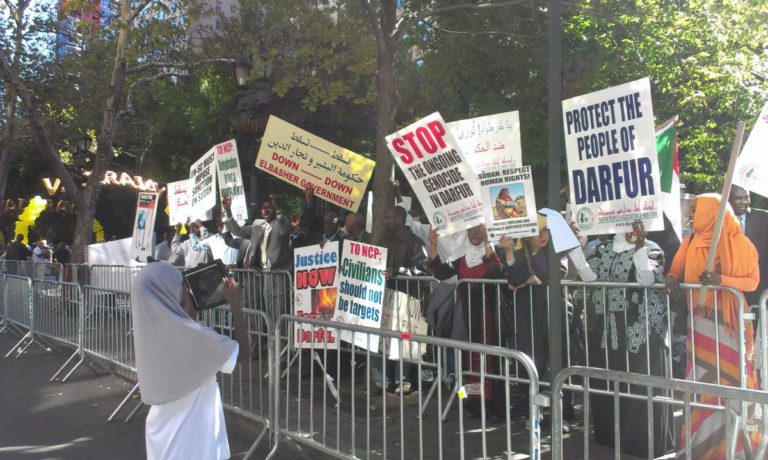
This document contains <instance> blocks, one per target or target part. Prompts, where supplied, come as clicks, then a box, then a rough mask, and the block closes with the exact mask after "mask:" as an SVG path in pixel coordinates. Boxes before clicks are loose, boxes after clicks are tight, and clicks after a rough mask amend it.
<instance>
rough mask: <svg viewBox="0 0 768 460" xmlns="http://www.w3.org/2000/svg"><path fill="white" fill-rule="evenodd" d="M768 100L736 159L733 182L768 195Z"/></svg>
mask: <svg viewBox="0 0 768 460" xmlns="http://www.w3.org/2000/svg"><path fill="white" fill-rule="evenodd" d="M766 146H768V102H767V103H766V104H765V105H764V106H763V111H762V112H760V116H759V117H758V118H757V122H755V127H754V128H752V132H751V133H750V134H749V138H748V139H747V142H746V143H745V144H744V149H743V150H742V151H741V155H739V158H738V159H737V160H736V169H735V173H734V175H733V183H734V184H736V185H740V186H742V187H743V188H745V189H747V190H749V191H750V192H755V193H759V194H760V195H762V196H764V197H768V155H767V154H766Z"/></svg>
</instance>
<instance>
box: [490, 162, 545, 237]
mask: <svg viewBox="0 0 768 460" xmlns="http://www.w3.org/2000/svg"><path fill="white" fill-rule="evenodd" d="M478 178H479V179H480V189H481V193H482V195H483V204H484V206H485V223H486V226H487V228H488V237H489V238H490V239H491V240H493V241H498V240H499V238H500V237H501V236H502V235H507V236H511V237H515V238H517V237H526V236H535V235H538V234H539V226H538V224H537V219H536V199H535V197H534V194H533V178H532V176H531V167H530V166H523V167H520V168H514V167H501V168H498V167H497V168H486V169H484V171H483V172H482V173H480V174H478Z"/></svg>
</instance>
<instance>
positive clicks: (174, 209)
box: [168, 179, 192, 225]
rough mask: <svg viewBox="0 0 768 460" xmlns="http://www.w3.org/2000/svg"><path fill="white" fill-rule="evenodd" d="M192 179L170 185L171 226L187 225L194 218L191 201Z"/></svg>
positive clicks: (169, 213) (170, 183)
mask: <svg viewBox="0 0 768 460" xmlns="http://www.w3.org/2000/svg"><path fill="white" fill-rule="evenodd" d="M190 183H191V180H190V179H184V180H180V181H177V182H169V183H168V219H169V220H170V223H171V225H176V224H185V223H187V219H189V218H190V217H192V203H191V202H190V200H189V192H190V190H189V189H190V187H189V184H190Z"/></svg>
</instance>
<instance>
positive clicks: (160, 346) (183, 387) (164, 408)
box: [131, 262, 250, 460]
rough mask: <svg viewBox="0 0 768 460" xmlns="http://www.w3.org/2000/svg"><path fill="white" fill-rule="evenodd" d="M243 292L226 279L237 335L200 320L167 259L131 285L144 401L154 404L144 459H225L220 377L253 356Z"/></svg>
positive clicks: (226, 445) (148, 268) (146, 269)
mask: <svg viewBox="0 0 768 460" xmlns="http://www.w3.org/2000/svg"><path fill="white" fill-rule="evenodd" d="M240 295H241V294H240V288H239V286H238V284H237V283H236V282H235V281H234V280H232V279H231V278H225V279H224V297H225V298H226V300H227V302H228V303H229V306H230V308H231V310H232V322H233V338H234V340H233V338H230V337H226V336H223V335H220V334H218V333H216V332H214V331H213V330H212V329H210V328H208V327H207V326H205V325H203V324H201V323H198V322H197V321H196V320H195V319H196V318H197V310H196V309H195V306H194V302H193V301H192V297H191V295H190V293H189V291H188V289H187V287H186V286H185V285H184V283H183V276H182V274H181V272H179V270H178V269H177V268H175V267H173V266H172V265H170V264H167V263H165V262H154V263H150V264H148V265H147V266H146V267H144V268H143V269H142V270H141V271H140V272H139V273H138V274H137V275H136V278H135V279H134V282H133V285H132V288H131V299H132V302H131V310H132V313H133V327H134V330H133V332H134V347H135V349H136V371H137V374H138V378H139V387H140V389H141V399H142V401H143V402H144V403H145V404H149V405H151V406H152V407H151V408H150V410H149V415H148V416H147V422H146V428H145V436H146V445H147V458H148V459H150V460H153V459H177V458H178V459H186V458H205V459H227V458H229V456H230V452H229V442H228V439H227V430H226V425H225V422H224V409H223V406H222V402H221V395H220V393H219V387H218V385H217V383H216V373H217V372H219V371H221V372H226V373H231V372H232V371H233V370H234V368H235V365H236V364H237V362H245V361H247V360H249V359H250V346H249V344H248V331H247V329H246V323H245V318H244V316H243V311H242V308H241V300H240Z"/></svg>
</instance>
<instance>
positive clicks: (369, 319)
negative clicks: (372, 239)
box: [333, 240, 387, 353]
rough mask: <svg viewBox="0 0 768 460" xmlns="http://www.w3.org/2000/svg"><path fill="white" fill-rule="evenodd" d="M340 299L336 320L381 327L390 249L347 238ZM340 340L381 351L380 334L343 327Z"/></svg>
mask: <svg viewBox="0 0 768 460" xmlns="http://www.w3.org/2000/svg"><path fill="white" fill-rule="evenodd" d="M341 253H342V260H341V265H340V267H341V276H340V277H339V302H338V305H337V306H336V313H335V314H334V316H333V320H334V321H338V322H341V323H346V324H357V325H360V326H367V327H373V328H379V327H380V326H381V309H382V302H383V301H384V284H385V282H386V280H385V279H384V271H385V270H386V269H387V250H386V248H381V247H378V246H374V245H372V244H365V243H358V242H355V241H350V240H344V247H343V248H342V251H341ZM340 332H341V334H340V336H341V340H343V341H345V342H349V343H353V344H354V345H357V346H358V347H362V348H365V349H366V350H370V351H372V352H374V353H377V352H378V351H379V337H378V336H375V337H374V336H368V335H367V334H354V338H353V337H352V333H351V332H350V331H340Z"/></svg>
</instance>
